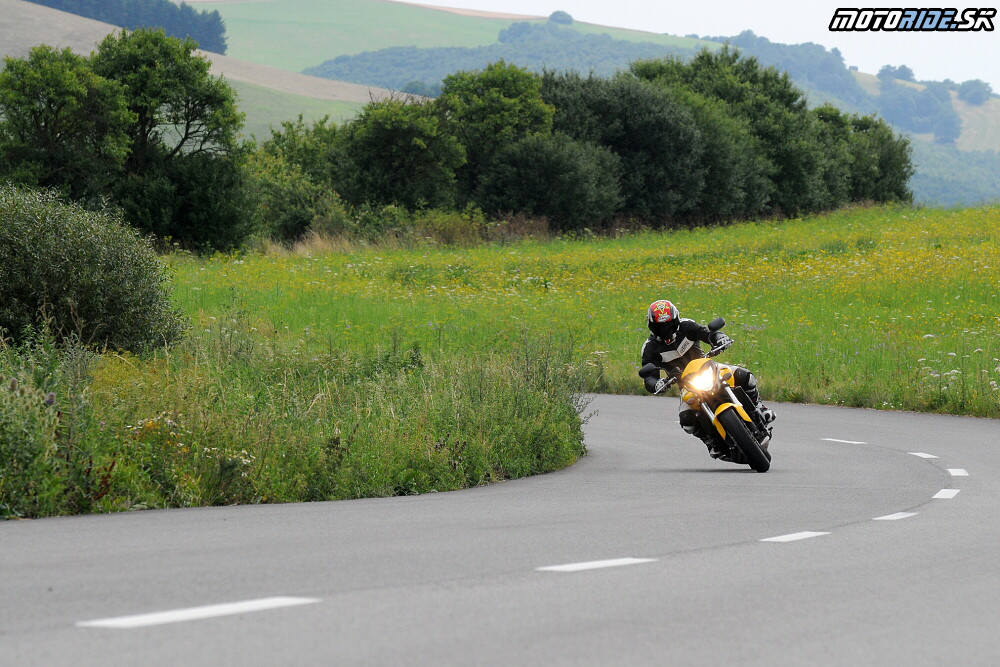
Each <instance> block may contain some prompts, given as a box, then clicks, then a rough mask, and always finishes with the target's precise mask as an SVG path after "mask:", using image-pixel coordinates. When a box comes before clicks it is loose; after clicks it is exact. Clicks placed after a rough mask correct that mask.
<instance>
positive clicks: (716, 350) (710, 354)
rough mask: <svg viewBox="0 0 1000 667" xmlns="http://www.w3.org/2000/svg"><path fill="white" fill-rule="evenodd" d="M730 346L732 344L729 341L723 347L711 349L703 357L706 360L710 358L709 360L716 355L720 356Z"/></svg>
mask: <svg viewBox="0 0 1000 667" xmlns="http://www.w3.org/2000/svg"><path fill="white" fill-rule="evenodd" d="M732 344H733V342H732V341H729V342H728V343H726V344H725V345H720V346H719V347H713V348H712V349H711V350H709V351H708V353H707V354H706V355H705V356H706V357H708V358H710V359H711V358H712V357H715V356H718V355H720V354H722V353H723V352H725V351H726V350H728V349H729V346H730V345H732Z"/></svg>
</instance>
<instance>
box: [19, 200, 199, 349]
mask: <svg viewBox="0 0 1000 667" xmlns="http://www.w3.org/2000/svg"><path fill="white" fill-rule="evenodd" d="M0 219H2V220H3V225H2V226H0V329H3V330H5V331H6V335H7V336H10V337H12V338H13V339H14V341H15V342H20V341H22V340H24V339H26V338H27V337H29V336H30V334H31V332H32V331H35V330H40V329H43V328H46V327H48V328H50V329H51V330H52V331H53V333H54V334H55V335H56V336H57V338H59V339H63V338H65V337H67V336H69V335H70V334H75V335H77V336H78V337H79V338H80V340H82V341H83V342H85V343H87V344H90V345H95V346H107V347H113V348H119V349H123V350H129V351H132V352H140V351H143V350H145V349H148V348H150V347H152V346H155V345H159V344H168V343H171V342H173V341H175V340H176V339H177V338H178V337H179V336H180V334H181V332H182V331H183V328H184V325H183V321H182V319H181V316H180V314H179V311H178V310H176V309H175V308H174V307H173V306H172V305H171V303H170V298H169V289H168V286H167V276H166V269H165V267H164V266H163V264H162V263H161V262H160V261H159V259H158V258H157V257H156V254H155V253H154V252H153V249H152V247H151V246H150V244H149V242H148V241H146V240H144V239H142V238H140V237H139V236H138V234H137V233H136V232H135V231H133V230H132V229H131V228H129V227H127V226H126V225H124V224H123V223H122V221H121V219H120V217H118V216H117V215H112V214H109V213H98V212H92V211H86V210H84V209H83V208H81V207H80V206H78V205H76V204H65V203H63V202H61V201H60V200H59V199H58V197H57V196H56V195H55V194H53V193H49V192H36V191H31V190H25V189H21V188H17V187H13V186H9V185H7V186H0Z"/></svg>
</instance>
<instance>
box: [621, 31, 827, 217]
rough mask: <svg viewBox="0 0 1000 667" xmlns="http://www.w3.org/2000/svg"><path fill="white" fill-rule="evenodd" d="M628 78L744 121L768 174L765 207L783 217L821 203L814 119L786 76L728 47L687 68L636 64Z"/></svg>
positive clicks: (668, 62)
mask: <svg viewBox="0 0 1000 667" xmlns="http://www.w3.org/2000/svg"><path fill="white" fill-rule="evenodd" d="M631 72H632V73H633V74H634V75H635V76H637V77H639V78H640V79H643V80H646V81H658V82H660V83H661V84H665V85H680V86H684V87H687V88H690V89H691V90H694V91H695V92H697V93H699V94H702V95H705V96H707V97H710V98H714V99H717V100H720V101H722V102H724V103H725V104H726V105H727V107H728V108H729V110H730V113H732V114H733V115H735V116H736V117H738V118H741V119H743V120H745V121H746V122H747V123H748V124H749V126H750V128H751V130H752V132H753V134H754V136H755V137H756V138H757V140H758V141H759V143H760V147H761V149H762V151H763V154H764V156H765V157H766V159H767V160H768V161H769V162H770V165H771V168H772V169H773V172H772V173H773V175H772V178H771V180H772V183H773V186H774V193H773V195H772V198H771V205H772V206H773V207H774V208H775V209H777V210H779V211H781V212H783V213H785V214H788V215H795V214H798V213H800V212H803V211H811V210H817V209H818V208H820V207H821V205H822V202H823V201H824V200H825V199H826V193H825V191H824V185H823V179H822V178H821V177H820V173H819V170H820V169H821V165H822V163H823V161H824V157H823V155H822V152H821V147H820V143H819V142H818V141H817V136H816V132H817V130H818V128H817V126H816V125H815V119H814V118H813V117H811V116H810V115H809V114H808V113H807V111H808V110H807V107H806V100H805V97H804V95H803V93H802V91H801V90H799V89H798V88H797V87H796V86H795V85H794V84H793V83H792V80H791V78H790V77H789V76H788V74H787V73H783V72H779V71H778V70H776V69H775V68H773V67H767V68H764V67H761V66H760V64H759V63H758V62H757V60H756V58H744V57H741V56H740V54H739V52H738V51H735V50H731V49H729V48H728V46H726V47H723V48H722V49H720V50H718V51H715V52H709V51H707V50H702V51H701V52H700V53H698V55H697V56H695V57H694V58H692V59H691V60H690V61H689V62H684V61H681V60H679V59H677V58H665V59H660V60H652V61H641V62H636V63H633V64H632V67H631Z"/></svg>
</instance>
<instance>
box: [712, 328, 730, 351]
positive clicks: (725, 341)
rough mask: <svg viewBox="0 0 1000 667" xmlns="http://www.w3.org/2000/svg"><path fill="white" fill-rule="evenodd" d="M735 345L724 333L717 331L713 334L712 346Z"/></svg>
mask: <svg viewBox="0 0 1000 667" xmlns="http://www.w3.org/2000/svg"><path fill="white" fill-rule="evenodd" d="M732 344H733V339H732V338H730V337H729V336H727V335H726V334H724V333H722V332H721V331H716V332H715V333H713V334H712V346H713V347H729V346H730V345H732Z"/></svg>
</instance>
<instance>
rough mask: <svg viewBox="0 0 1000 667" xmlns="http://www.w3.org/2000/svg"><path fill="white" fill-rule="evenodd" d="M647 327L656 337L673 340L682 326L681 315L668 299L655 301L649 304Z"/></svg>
mask: <svg viewBox="0 0 1000 667" xmlns="http://www.w3.org/2000/svg"><path fill="white" fill-rule="evenodd" d="M646 326H648V327H649V330H650V331H652V332H653V335H654V336H659V337H660V338H662V339H663V340H671V339H672V338H673V337H674V334H676V333H677V329H678V328H679V327H680V326H681V314H680V313H679V312H677V307H676V306H675V305H674V304H672V303H670V302H669V301H667V300H666V299H660V300H659V301H654V302H653V303H651V304H649V309H648V310H647V311H646Z"/></svg>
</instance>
